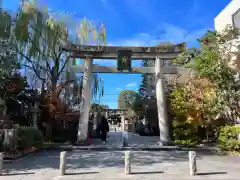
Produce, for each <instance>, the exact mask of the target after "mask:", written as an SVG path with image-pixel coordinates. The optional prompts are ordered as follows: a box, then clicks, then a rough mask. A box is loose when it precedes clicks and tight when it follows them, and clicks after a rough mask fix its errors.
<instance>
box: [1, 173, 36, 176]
mask: <svg viewBox="0 0 240 180" xmlns="http://www.w3.org/2000/svg"><path fill="white" fill-rule="evenodd" d="M30 174H35V173H33V172H32V173H31V172H23V173H9V174H8V173H7V174H6V173H3V174H2V175H1V176H20V175H30Z"/></svg>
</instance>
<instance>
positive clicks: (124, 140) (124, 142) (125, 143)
mask: <svg viewBox="0 0 240 180" xmlns="http://www.w3.org/2000/svg"><path fill="white" fill-rule="evenodd" d="M122 145H123V147H127V146H128V133H127V132H123V133H122Z"/></svg>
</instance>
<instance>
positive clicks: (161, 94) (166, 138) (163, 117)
mask: <svg viewBox="0 0 240 180" xmlns="http://www.w3.org/2000/svg"><path fill="white" fill-rule="evenodd" d="M162 62H163V61H162V60H161V59H160V57H156V60H155V70H156V98H157V110H158V124H159V130H160V143H161V144H162V145H170V144H171V135H170V126H169V125H170V124H169V122H168V114H167V104H166V99H165V91H164V72H163V68H162V67H163V63H162Z"/></svg>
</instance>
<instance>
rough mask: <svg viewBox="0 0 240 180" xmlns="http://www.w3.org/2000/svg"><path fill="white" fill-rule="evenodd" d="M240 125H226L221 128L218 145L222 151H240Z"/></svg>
mask: <svg viewBox="0 0 240 180" xmlns="http://www.w3.org/2000/svg"><path fill="white" fill-rule="evenodd" d="M239 134H240V126H224V127H221V129H220V134H219V137H218V147H219V148H220V149H221V150H222V151H232V152H240V140H238V135H239Z"/></svg>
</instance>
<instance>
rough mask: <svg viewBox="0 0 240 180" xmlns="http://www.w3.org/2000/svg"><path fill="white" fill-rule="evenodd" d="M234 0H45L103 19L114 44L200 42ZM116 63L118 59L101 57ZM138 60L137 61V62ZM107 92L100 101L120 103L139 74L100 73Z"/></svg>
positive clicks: (9, 0)
mask: <svg viewBox="0 0 240 180" xmlns="http://www.w3.org/2000/svg"><path fill="white" fill-rule="evenodd" d="M230 1H231V0H71V1H70V0H69V1H62V0H42V3H43V4H45V5H46V4H47V6H48V8H50V9H52V10H53V11H55V12H62V11H64V12H71V13H72V14H74V18H76V19H81V18H83V17H86V18H87V19H91V20H93V21H94V22H103V23H104V24H105V25H106V28H107V41H108V43H109V44H112V45H133V46H135V45H154V44H156V42H158V41H164V42H166V41H167V42H173V43H179V42H183V41H186V42H187V43H188V47H192V46H197V45H198V44H197V42H196V39H197V38H198V37H200V36H201V35H202V34H203V33H204V32H205V31H206V30H208V29H214V21H213V19H214V17H215V16H216V15H217V14H218V13H219V12H220V11H221V10H222V9H223V8H224V7H225V6H226V5H227V4H228V3H229V2H230ZM18 4H19V0H3V6H4V7H5V8H8V9H11V10H14V9H16V8H17V7H18ZM94 63H97V64H102V65H106V64H109V65H116V62H115V61H101V62H100V61H99V60H96V61H95V62H94ZM138 64H139V63H136V62H134V66H136V65H138ZM100 76H101V77H102V78H103V79H104V89H105V96H104V97H102V98H101V100H100V103H102V104H108V105H109V106H110V107H111V108H116V107H117V97H118V94H119V92H120V91H121V90H123V89H132V90H136V89H138V86H139V83H140V75H133V74H129V75H127V74H101V75H100Z"/></svg>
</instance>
